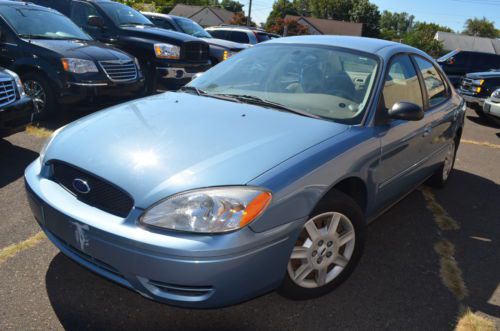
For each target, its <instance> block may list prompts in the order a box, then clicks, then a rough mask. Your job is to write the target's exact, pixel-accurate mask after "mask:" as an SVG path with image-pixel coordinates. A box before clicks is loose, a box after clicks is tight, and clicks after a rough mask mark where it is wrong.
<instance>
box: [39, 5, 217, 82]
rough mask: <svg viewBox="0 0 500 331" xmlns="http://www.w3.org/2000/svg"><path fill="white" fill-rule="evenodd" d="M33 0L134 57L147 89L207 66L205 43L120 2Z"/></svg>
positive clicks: (184, 78)
mask: <svg viewBox="0 0 500 331" xmlns="http://www.w3.org/2000/svg"><path fill="white" fill-rule="evenodd" d="M33 1H34V2H36V3H39V4H44V5H46V6H48V7H51V8H55V9H57V10H59V11H61V12H62V13H64V14H66V15H67V16H68V17H70V18H71V19H72V20H73V22H75V23H76V25H78V26H79V27H80V28H82V29H83V30H84V31H86V32H87V33H88V34H89V35H91V36H92V37H93V38H94V39H96V40H99V41H101V42H103V43H106V44H110V45H113V46H115V47H118V48H120V49H122V50H124V51H126V52H128V53H130V54H132V55H134V56H135V57H137V58H138V59H139V61H140V65H141V68H142V71H143V73H144V75H145V77H146V83H147V88H148V91H149V92H154V91H156V90H157V89H177V88H179V87H180V86H182V85H184V84H185V83H187V82H189V81H190V80H191V78H192V77H193V76H194V75H195V74H197V73H199V72H203V71H205V70H207V69H208V68H210V60H209V56H208V45H207V44H206V43H205V42H203V41H202V40H200V39H198V38H195V37H192V36H189V35H186V34H184V33H178V32H174V31H168V30H165V29H160V28H158V27H155V26H154V24H153V23H152V22H151V21H150V20H148V19H147V18H146V17H145V16H144V15H142V14H141V13H139V12H138V11H136V10H135V9H133V8H130V7H128V6H126V5H124V4H121V3H118V2H114V1H108V0H33Z"/></svg>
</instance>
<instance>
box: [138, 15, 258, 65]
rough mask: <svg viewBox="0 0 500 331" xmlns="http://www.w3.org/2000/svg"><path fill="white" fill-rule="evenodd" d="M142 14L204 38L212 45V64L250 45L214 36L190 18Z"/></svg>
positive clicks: (154, 20) (166, 26)
mask: <svg viewBox="0 0 500 331" xmlns="http://www.w3.org/2000/svg"><path fill="white" fill-rule="evenodd" d="M142 14H143V15H144V16H146V17H147V18H148V19H149V20H150V21H151V22H153V23H154V25H156V26H158V27H160V28H163V29H167V30H173V31H178V32H182V33H185V34H189V35H191V36H194V37H196V38H200V39H203V41H205V42H206V43H207V44H208V45H210V61H211V62H212V65H216V64H217V63H219V62H222V61H224V60H227V59H228V58H230V57H231V56H233V55H234V54H236V53H238V52H240V51H242V50H244V49H247V48H248V47H250V46H248V45H244V44H239V43H235V42H232V41H229V40H223V39H217V38H214V37H212V36H211V35H210V33H208V32H207V31H205V30H203V28H202V27H201V26H200V25H199V24H198V23H196V22H195V21H193V20H190V19H189V18H185V17H180V16H174V15H167V14H160V13H148V12H144V13H142Z"/></svg>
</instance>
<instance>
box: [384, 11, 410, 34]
mask: <svg viewBox="0 0 500 331" xmlns="http://www.w3.org/2000/svg"><path fill="white" fill-rule="evenodd" d="M414 20H415V17H414V16H413V15H410V14H408V13H405V12H402V13H391V12H390V11H387V10H384V12H383V13H382V15H381V16H380V37H381V38H383V39H387V40H398V41H399V40H401V39H403V38H404V36H405V35H406V34H407V33H409V32H410V31H411V30H412V29H413V25H414Z"/></svg>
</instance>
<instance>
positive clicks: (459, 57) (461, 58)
mask: <svg viewBox="0 0 500 331" xmlns="http://www.w3.org/2000/svg"><path fill="white" fill-rule="evenodd" d="M468 57H469V53H466V52H458V53H457V54H455V55H454V56H453V57H452V59H453V60H452V61H453V64H454V65H456V66H459V67H465V66H466V65H467V58H468Z"/></svg>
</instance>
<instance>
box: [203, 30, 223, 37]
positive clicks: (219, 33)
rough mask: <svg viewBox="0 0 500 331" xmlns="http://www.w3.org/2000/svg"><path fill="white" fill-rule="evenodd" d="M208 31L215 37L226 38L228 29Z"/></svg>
mask: <svg viewBox="0 0 500 331" xmlns="http://www.w3.org/2000/svg"><path fill="white" fill-rule="evenodd" d="M208 33H210V34H211V35H212V37H214V38H219V39H226V37H227V31H225V30H210V31H208Z"/></svg>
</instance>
